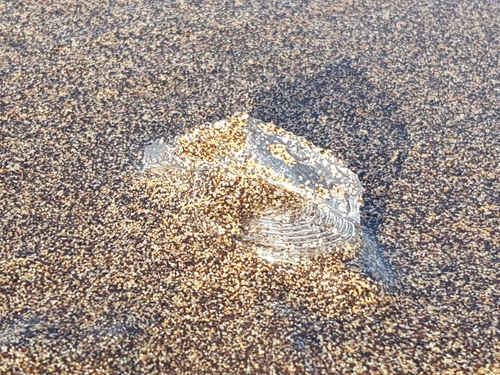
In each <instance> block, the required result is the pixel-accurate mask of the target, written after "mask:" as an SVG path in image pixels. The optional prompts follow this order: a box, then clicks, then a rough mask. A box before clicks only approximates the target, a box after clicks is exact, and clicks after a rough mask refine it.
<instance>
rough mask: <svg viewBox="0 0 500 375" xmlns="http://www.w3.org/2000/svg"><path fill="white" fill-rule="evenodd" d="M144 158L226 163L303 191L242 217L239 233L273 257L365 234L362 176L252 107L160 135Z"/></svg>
mask: <svg viewBox="0 0 500 375" xmlns="http://www.w3.org/2000/svg"><path fill="white" fill-rule="evenodd" d="M143 166H144V169H148V168H184V169H189V170H193V171H201V170H207V169H211V168H214V169H215V168H217V169H220V168H223V170H225V171H227V173H232V174H234V175H236V176H239V177H241V178H245V179H252V180H257V181H259V182H260V183H262V184H270V185H273V186H276V187H279V188H281V189H284V190H285V191H287V192H288V193H289V194H292V195H293V196H294V197H296V198H298V199H295V201H294V203H293V204H284V205H281V206H280V207H279V208H276V207H273V209H269V208H266V207H265V206H264V207H262V208H260V209H259V210H257V211H256V212H254V213H253V214H252V215H251V216H250V217H249V218H246V219H245V220H244V224H243V228H242V235H241V237H240V238H241V240H243V241H245V242H247V243H248V244H249V245H250V246H251V247H252V248H253V249H254V251H256V253H257V254H258V255H259V256H261V257H262V258H265V259H268V260H271V261H288V262H296V261H298V260H300V259H301V258H303V257H307V256H315V255H318V254H321V253H324V252H333V251H336V250H338V249H339V248H342V247H346V246H347V247H349V244H352V243H353V242H355V241H356V240H358V239H359V237H360V233H361V229H360V212H359V207H360V202H361V196H362V192H363V189H362V187H361V184H360V182H359V180H358V178H357V176H356V175H355V174H354V173H353V172H352V171H350V170H349V169H347V168H346V167H345V166H344V165H343V163H342V161H341V160H339V159H338V158H336V157H335V156H334V155H333V154H332V153H331V152H330V151H329V150H324V149H321V148H319V147H316V146H314V145H313V144H312V143H311V142H309V141H307V140H306V139H305V138H303V137H300V136H297V135H295V134H292V133H290V132H287V131H285V130H283V129H281V128H279V127H277V126H275V125H274V124H272V123H264V122H262V121H260V120H257V119H253V118H249V117H248V115H246V114H235V115H234V116H232V117H231V118H230V119H227V120H222V121H218V122H216V123H214V124H204V125H201V126H199V127H196V128H194V129H192V130H190V131H188V132H187V133H186V134H184V135H181V136H178V137H176V138H175V139H174V140H173V141H172V142H165V141H164V140H163V139H158V140H156V141H154V142H153V143H152V144H151V145H149V146H147V147H146V149H145V151H144V157H143ZM297 201H298V202H302V203H301V204H297Z"/></svg>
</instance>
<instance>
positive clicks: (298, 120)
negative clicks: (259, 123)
mask: <svg viewBox="0 0 500 375" xmlns="http://www.w3.org/2000/svg"><path fill="white" fill-rule="evenodd" d="M316 70H317V72H316V73H315V74H314V75H313V76H307V75H298V76H296V77H295V78H294V80H292V81H290V80H289V79H288V80H287V79H283V80H282V81H281V82H278V83H277V84H276V85H275V86H273V87H271V88H270V89H269V90H263V91H260V92H257V93H255V95H254V96H253V98H252V99H253V102H254V104H255V105H254V107H253V110H251V111H250V115H251V116H252V117H256V118H259V119H261V120H263V121H266V122H269V121H272V122H274V123H275V124H277V125H279V126H280V127H282V128H284V129H286V130H288V131H292V132H294V133H295V134H298V135H301V136H304V137H305V138H307V139H308V140H310V141H312V142H313V143H314V144H316V145H319V146H321V147H324V148H329V149H331V150H333V151H334V153H335V154H337V155H339V156H340V157H341V158H342V159H343V160H344V161H345V162H346V164H347V166H348V167H349V168H350V169H352V170H353V171H354V172H355V173H357V174H358V176H359V178H360V181H361V183H362V185H363V187H364V188H365V193H364V195H363V200H364V207H363V210H362V221H363V225H364V227H365V228H369V231H370V237H371V240H370V241H369V242H370V244H371V245H370V246H371V247H372V249H371V250H369V251H372V252H373V251H374V252H381V253H382V252H387V251H389V250H388V249H384V248H383V247H381V246H378V247H376V248H374V247H373V244H374V242H373V238H376V236H377V230H378V228H379V227H380V225H381V224H382V223H383V220H384V216H385V214H386V211H387V209H386V206H387V202H388V192H389V189H390V187H391V185H392V184H393V183H394V182H395V181H396V180H397V179H398V177H399V174H400V172H401V169H402V167H403V165H404V162H405V160H406V158H407V154H408V150H409V148H410V146H411V145H410V142H411V139H410V136H409V132H408V126H407V124H406V123H405V121H404V118H405V117H404V113H403V110H402V106H401V104H402V103H401V101H398V100H397V99H394V98H392V97H391V96H390V95H389V94H388V93H387V92H385V91H384V90H383V88H381V87H379V86H377V85H376V84H375V83H373V82H371V81H370V79H369V78H368V77H367V74H366V69H363V68H359V67H357V66H356V62H355V61H349V60H343V61H340V62H338V63H335V64H330V65H327V66H324V67H319V68H318V69H316ZM372 269H373V267H365V270H366V272H368V273H372V271H371V270H372ZM371 276H372V277H373V278H375V279H379V280H380V279H382V280H385V281H387V280H389V279H388V275H383V274H382V275H377V274H375V275H373V274H371Z"/></svg>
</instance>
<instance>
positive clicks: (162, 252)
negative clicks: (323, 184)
mask: <svg viewBox="0 0 500 375" xmlns="http://www.w3.org/2000/svg"><path fill="white" fill-rule="evenodd" d="M499 61H500V3H499V2H498V1H495V0H484V1H427V0H425V1H418V2H414V1H410V0H396V1H371V0H367V1H358V0H354V1H336V0H333V1H330V0H329V1H317V0H309V1H303V2H300V1H290V2H287V1H283V2H277V3H276V4H274V3H273V2H270V1H251V2H246V1H227V2H223V1H193V2H184V1H178V2H177V1H159V0H151V1H143V2H132V1H95V0H90V1H85V2H80V1H74V0H70V1H44V0H41V1H32V0H30V1H22V2H20V1H12V0H10V1H9V0H5V1H2V2H1V3H0V207H1V208H0V373H1V374H48V373H65V374H84V373H85V374H155V373H164V374H329V373H331V374H338V373H339V374H340V373H345V374H436V373H442V374H446V373H449V374H457V373H463V374H490V373H500V367H499V362H500V332H499V331H500V270H499V268H500V229H499V228H500V188H499V180H500V165H499V164H500V162H499V161H500V115H499V113H500V66H499V65H500V63H499ZM235 112H248V113H249V115H250V116H252V117H255V118H258V119H261V120H263V121H266V122H274V123H275V124H276V125H278V126H280V127H282V128H284V129H285V130H287V131H291V132H294V133H295V134H298V135H300V136H304V137H306V138H307V139H308V140H310V141H311V142H313V143H314V144H316V145H318V146H320V147H323V148H328V149H330V150H332V153H333V154H334V155H338V156H339V157H340V158H341V159H342V160H344V161H345V163H346V166H347V167H348V168H349V169H351V170H353V171H354V172H355V173H356V174H357V175H358V176H359V178H360V181H361V183H362V185H363V187H364V188H365V192H364V195H363V199H364V207H363V208H362V223H363V225H364V226H365V227H366V228H367V229H366V230H367V231H368V232H369V233H370V236H369V237H367V239H366V241H365V242H367V243H369V244H370V249H371V250H370V251H367V252H365V253H364V254H363V255H362V256H361V257H360V262H361V263H363V262H364V263H365V266H359V265H358V266H356V265H354V264H351V263H349V262H346V261H345V259H343V257H342V256H341V255H339V254H330V255H324V256H322V257H320V258H317V259H311V260H307V261H304V262H300V263H298V264H286V263H269V262H266V261H264V260H262V259H260V258H258V257H256V256H255V255H254V254H253V253H252V252H251V251H249V249H248V248H246V247H245V245H244V244H242V243H241V242H239V241H238V240H237V235H238V231H239V230H240V225H241V223H240V221H239V220H240V219H239V217H240V216H238V215H239V214H241V212H240V211H241V203H242V201H243V202H244V201H245V199H247V198H248V197H247V196H246V195H245V194H246V192H248V191H251V192H252V194H253V195H252V196H253V197H262V198H261V200H259V202H258V204H260V205H273V204H276V200H275V199H273V194H274V192H273V191H268V190H266V189H265V188H263V187H262V186H250V187H249V186H242V182H241V181H240V180H238V179H237V178H233V177H231V176H228V175H227V174H225V173H223V172H221V173H214V174H193V173H192V172H190V171H185V170H177V171H170V172H169V173H168V174H166V173H162V172H161V171H160V172H158V171H152V170H151V171H146V172H143V171H141V159H142V156H143V151H144V149H145V147H146V146H147V145H148V144H150V143H151V142H152V141H153V140H155V139H158V138H160V137H166V138H170V139H171V138H172V137H174V136H176V135H178V134H182V133H183V132H185V131H186V130H187V129H191V128H193V127H194V126H197V125H200V124H203V123H205V122H214V121H217V120H221V119H224V118H227V117H228V116H230V115H231V114H233V113H235ZM281 198H283V197H281ZM249 202H250V203H249V205H248V206H245V209H248V210H251V209H252V207H253V206H252V204H253V203H252V201H251V200H250V201H249ZM367 265H368V266H367Z"/></svg>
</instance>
